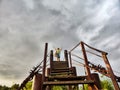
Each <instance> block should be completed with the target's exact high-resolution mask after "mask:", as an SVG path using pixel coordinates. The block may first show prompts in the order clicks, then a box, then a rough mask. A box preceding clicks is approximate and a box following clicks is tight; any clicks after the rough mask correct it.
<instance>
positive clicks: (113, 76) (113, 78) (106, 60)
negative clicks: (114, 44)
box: [102, 53, 120, 90]
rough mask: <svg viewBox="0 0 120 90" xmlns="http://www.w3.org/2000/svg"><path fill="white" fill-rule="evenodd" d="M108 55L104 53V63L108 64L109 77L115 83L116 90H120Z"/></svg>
mask: <svg viewBox="0 0 120 90" xmlns="http://www.w3.org/2000/svg"><path fill="white" fill-rule="evenodd" d="M106 55H107V54H106V53H102V57H103V60H104V62H105V64H106V67H107V70H108V74H109V76H110V78H111V80H112V82H113V85H114V88H115V90H120V88H119V85H118V83H117V81H116V78H115V75H114V73H113V70H112V68H111V66H110V63H109V61H108V59H107V56H106Z"/></svg>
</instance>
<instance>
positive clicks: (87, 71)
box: [81, 42, 92, 80]
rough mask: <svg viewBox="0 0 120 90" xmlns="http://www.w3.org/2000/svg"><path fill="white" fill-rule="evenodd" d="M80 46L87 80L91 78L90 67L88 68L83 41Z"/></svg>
mask: <svg viewBox="0 0 120 90" xmlns="http://www.w3.org/2000/svg"><path fill="white" fill-rule="evenodd" d="M81 47H82V53H83V57H84V61H85V69H86V74H87V76H88V80H91V79H92V78H91V73H90V69H89V68H88V66H89V64H88V59H87V54H86V51H85V47H84V43H83V42H81Z"/></svg>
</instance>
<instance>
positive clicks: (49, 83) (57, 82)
mask: <svg viewBox="0 0 120 90" xmlns="http://www.w3.org/2000/svg"><path fill="white" fill-rule="evenodd" d="M93 83H94V81H93V80H87V81H81V80H79V81H47V82H43V85H75V84H93Z"/></svg>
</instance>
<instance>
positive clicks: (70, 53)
mask: <svg viewBox="0 0 120 90" xmlns="http://www.w3.org/2000/svg"><path fill="white" fill-rule="evenodd" d="M69 58H70V67H71V68H72V59H71V52H69Z"/></svg>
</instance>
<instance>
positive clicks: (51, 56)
mask: <svg viewBox="0 0 120 90" xmlns="http://www.w3.org/2000/svg"><path fill="white" fill-rule="evenodd" d="M52 62H53V50H51V51H50V72H51V71H52V69H53V67H52V66H53V63H52Z"/></svg>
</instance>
